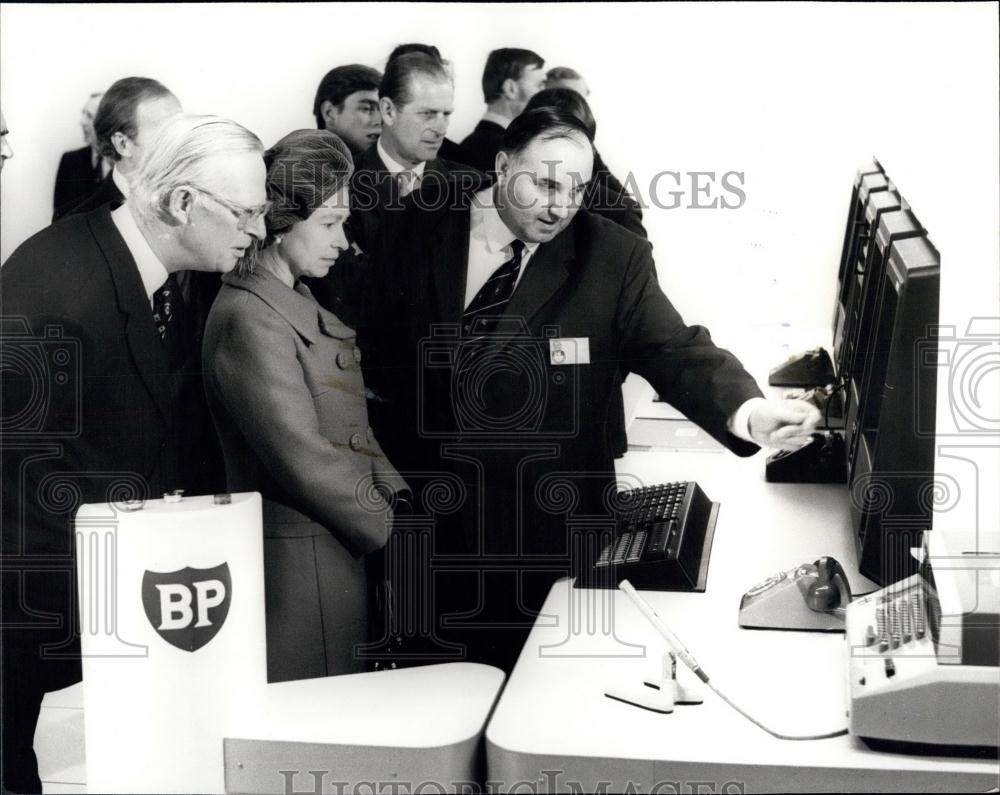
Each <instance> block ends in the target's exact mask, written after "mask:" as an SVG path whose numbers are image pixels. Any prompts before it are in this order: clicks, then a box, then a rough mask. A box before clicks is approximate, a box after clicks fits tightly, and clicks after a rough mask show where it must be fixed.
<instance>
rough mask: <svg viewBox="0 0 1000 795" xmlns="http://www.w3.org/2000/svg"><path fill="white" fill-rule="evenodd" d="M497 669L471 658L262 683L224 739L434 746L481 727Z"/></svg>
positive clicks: (499, 676) (497, 681)
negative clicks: (249, 709)
mask: <svg viewBox="0 0 1000 795" xmlns="http://www.w3.org/2000/svg"><path fill="white" fill-rule="evenodd" d="M503 679H504V675H503V672H502V671H501V670H499V669H498V668H492V667H490V666H488V665H479V664H478V663H442V664H440V665H427V666H423V667H417V668H403V669H400V670H394V671H377V672H372V673H360V674H350V675H346V676H329V677H322V678H317V679H304V680H299V681H295V682H281V683H278V684H270V685H267V686H266V687H265V688H263V696H262V697H261V700H260V703H259V704H257V705H255V706H256V710H255V712H256V714H255V715H254V716H253V717H251V718H250V719H248V720H247V721H246V722H244V723H243V724H241V725H240V727H239V728H238V729H236V730H234V731H231V732H230V733H229V736H230V737H241V738H247V739H253V740H274V741H281V742H310V743H331V744H349V745H366V746H394V747H404V748H437V747H441V746H448V745H454V744H456V743H460V742H464V741H466V740H468V739H470V738H472V737H475V736H476V735H477V734H479V732H481V731H482V729H483V724H484V723H485V720H486V717H487V716H488V715H489V713H490V709H491V707H492V706H493V702H494V701H495V700H496V697H497V693H498V692H499V691H500V688H501V686H502V685H503Z"/></svg>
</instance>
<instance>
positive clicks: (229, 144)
mask: <svg viewBox="0 0 1000 795" xmlns="http://www.w3.org/2000/svg"><path fill="white" fill-rule="evenodd" d="M241 152H260V153H261V155H262V156H263V152H264V145H263V144H262V143H261V142H260V139H259V138H258V137H257V136H256V135H254V134H253V133H252V132H250V131H249V130H248V129H247V128H246V127H243V126H242V125H240V124H237V123H236V122H234V121H230V120H229V119H223V118H220V117H219V116H194V115H191V114H179V115H177V116H173V117H171V118H170V119H168V120H167V121H166V122H164V124H163V126H162V127H161V128H160V130H159V131H158V132H157V134H156V138H155V139H154V140H153V142H152V145H151V146H150V147H149V151H148V152H147V154H146V155H145V157H143V159H142V161H141V162H140V163H139V167H138V168H137V169H136V171H135V173H134V174H133V175H132V179H131V182H130V185H129V188H130V194H129V202H130V204H132V205H133V206H134V207H135V208H136V210H137V211H138V212H139V213H140V214H141V215H150V216H154V217H158V218H159V219H161V220H163V221H167V222H169V220H170V217H169V206H170V195H171V194H172V193H173V191H174V189H175V188H179V187H181V186H183V185H190V186H192V187H199V186H204V185H205V183H206V182H207V174H206V171H207V168H206V167H207V165H208V161H210V160H211V159H212V158H215V157H222V156H225V155H232V154H239V153H241Z"/></svg>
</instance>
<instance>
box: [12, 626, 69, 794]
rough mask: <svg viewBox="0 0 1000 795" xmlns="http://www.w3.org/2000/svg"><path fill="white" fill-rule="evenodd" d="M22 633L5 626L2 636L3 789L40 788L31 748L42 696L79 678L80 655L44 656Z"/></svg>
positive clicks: (40, 783)
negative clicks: (5, 629)
mask: <svg viewBox="0 0 1000 795" xmlns="http://www.w3.org/2000/svg"><path fill="white" fill-rule="evenodd" d="M25 634H26V633H24V632H23V631H20V632H18V631H11V630H8V631H5V632H4V633H3V637H2V643H3V653H2V655H0V657H2V663H0V664H2V666H3V671H2V681H3V685H2V686H3V690H2V692H0V701H2V702H3V732H2V735H3V737H2V753H3V757H2V767H3V791H4V792H41V791H42V782H41V780H40V779H39V777H38V760H37V758H36V757H35V749H34V741H35V729H36V727H37V726H38V715H39V711H40V710H41V707H42V699H43V698H44V697H45V694H46V693H47V692H50V691H52V690H61V689H62V688H64V687H69V686H70V685H71V684H74V683H75V682H79V681H80V660H79V659H69V660H47V659H43V658H42V657H41V656H40V655H39V650H38V649H37V647H36V648H32V646H31V643H32V639H30V638H25V637H24V636H25Z"/></svg>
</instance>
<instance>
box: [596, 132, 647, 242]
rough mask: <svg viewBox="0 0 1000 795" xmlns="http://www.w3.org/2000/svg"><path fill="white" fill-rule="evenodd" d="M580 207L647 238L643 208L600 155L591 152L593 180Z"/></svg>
mask: <svg viewBox="0 0 1000 795" xmlns="http://www.w3.org/2000/svg"><path fill="white" fill-rule="evenodd" d="M583 207H585V208H586V209H588V210H590V211H591V212H592V213H597V214H598V215H603V216H604V217H605V218H607V219H609V220H611V221H614V222H615V223H616V224H618V225H619V226H623V227H625V228H626V229H627V230H628V231H629V232H632V233H633V234H636V235H639V237H642V238H647V237H649V235H647V234H646V228H645V227H644V226H643V225H642V207H641V206H640V205H639V202H637V201H636V200H635V199H634V198H632V196H631V194H630V193H629V192H628V191H627V190H626V189H625V187H624V186H623V185H622V183H621V182H620V181H619V180H618V179H617V178H616V177H615V175H614V174H612V173H611V171H610V170H609V169H608V167H607V165H606V164H605V163H604V160H603V159H602V158H601V156H600V154H599V153H598V152H597V151H596V150H595V151H594V176H593V177H592V178H591V180H590V184H589V185H588V186H587V189H586V191H585V192H584V196H583Z"/></svg>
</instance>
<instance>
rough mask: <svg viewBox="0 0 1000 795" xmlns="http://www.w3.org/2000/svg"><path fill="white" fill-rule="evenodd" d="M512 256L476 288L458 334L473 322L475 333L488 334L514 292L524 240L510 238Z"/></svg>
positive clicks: (465, 332) (470, 326) (494, 327)
mask: <svg viewBox="0 0 1000 795" xmlns="http://www.w3.org/2000/svg"><path fill="white" fill-rule="evenodd" d="M510 247H511V250H512V251H513V252H514V253H513V256H511V258H510V259H509V260H507V261H506V262H505V263H504V264H503V265H501V266H500V267H499V268H497V269H496V270H495V271H493V274H492V275H491V276H490V278H489V279H487V280H486V284H484V285H483V286H482V287H481V288H480V289H479V292H478V293H476V295H475V297H474V298H473V299H472V301H471V302H470V303H469V307H468V309H466V310H465V312H464V314H463V315H462V334H463V336H468V335H469V333H470V331H472V330H473V324H475V329H474V330H475V333H476V335H477V336H479V335H480V334H490V333H492V332H493V331H494V330H495V329H496V327H497V322H498V321H499V319H500V316H501V315H503V313H504V309H506V307H507V302H508V301H510V297H511V296H512V295H513V294H514V285H516V284H517V276H518V274H519V273H520V272H521V256H522V255H523V254H524V242H523V241H521V240H514V241H513V242H512V243H511V244H510Z"/></svg>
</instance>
